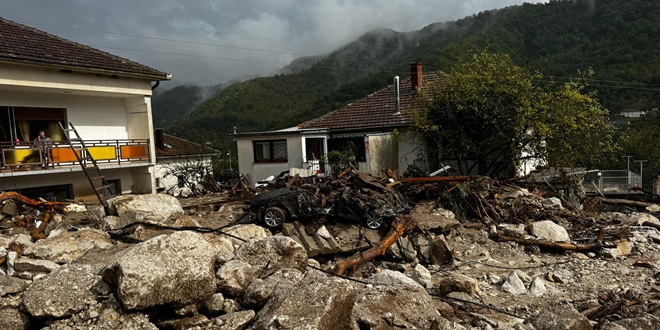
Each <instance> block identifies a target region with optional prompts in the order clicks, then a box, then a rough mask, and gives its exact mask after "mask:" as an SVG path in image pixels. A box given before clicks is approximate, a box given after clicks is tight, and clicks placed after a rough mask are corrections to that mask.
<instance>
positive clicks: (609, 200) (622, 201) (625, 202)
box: [598, 198, 653, 207]
mask: <svg viewBox="0 0 660 330" xmlns="http://www.w3.org/2000/svg"><path fill="white" fill-rule="evenodd" d="M598 200H600V202H601V203H603V204H609V205H623V206H633V207H648V206H651V205H653V203H647V202H640V201H633V200H629V199H621V198H599V199H598Z"/></svg>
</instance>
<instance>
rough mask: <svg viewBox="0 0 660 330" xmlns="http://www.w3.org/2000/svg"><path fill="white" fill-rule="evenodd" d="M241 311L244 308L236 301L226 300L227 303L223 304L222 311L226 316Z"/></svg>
mask: <svg viewBox="0 0 660 330" xmlns="http://www.w3.org/2000/svg"><path fill="white" fill-rule="evenodd" d="M241 309H243V308H242V307H241V305H240V304H239V303H238V302H237V301H236V300H235V299H225V301H223V302H222V311H223V312H225V313H226V314H230V313H234V312H238V311H240V310H241Z"/></svg>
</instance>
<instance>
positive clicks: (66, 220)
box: [0, 172, 660, 330]
mask: <svg viewBox="0 0 660 330" xmlns="http://www.w3.org/2000/svg"><path fill="white" fill-rule="evenodd" d="M345 175H346V177H344V178H343V179H339V180H329V181H325V182H323V181H319V182H307V181H306V182H298V183H296V182H297V181H296V180H297V179H296V177H294V178H292V179H291V180H289V181H286V182H279V184H285V185H287V184H289V187H288V188H286V187H285V189H293V190H300V191H304V192H306V193H308V196H309V197H310V198H309V199H303V200H302V201H298V200H297V199H296V202H300V203H308V202H312V203H319V204H316V205H326V206H328V205H331V204H332V203H336V202H337V200H339V199H338V198H340V196H342V195H343V194H345V193H347V192H346V191H347V190H350V192H349V194H351V196H352V197H353V198H357V199H358V200H360V201H362V202H364V203H366V204H364V205H372V207H373V205H376V206H378V205H383V204H389V205H390V206H391V205H393V204H395V200H393V199H391V198H392V197H393V196H394V197H396V193H391V191H392V190H394V189H397V190H400V191H403V192H406V195H407V196H408V197H409V200H410V202H411V203H410V204H409V208H410V212H409V214H405V215H401V214H399V213H397V214H396V215H397V217H394V218H393V219H392V220H391V221H392V222H391V223H387V224H388V226H386V227H383V228H377V229H372V228H369V227H365V226H363V225H362V224H360V223H359V222H355V221H354V220H352V219H348V220H342V219H343V218H342V217H340V216H336V215H337V214H334V215H335V216H332V217H330V216H327V215H328V214H322V213H319V212H317V211H318V210H319V209H320V208H319V209H315V213H314V214H310V216H309V217H305V218H304V219H303V218H300V219H290V220H291V221H287V222H284V223H283V224H282V226H281V227H277V228H265V227H262V226H259V225H258V224H255V223H250V221H249V220H248V217H247V216H245V215H244V214H243V212H242V209H243V207H244V206H245V205H246V204H245V203H244V201H247V200H248V199H249V198H248V199H246V198H245V197H246V196H243V195H240V194H235V195H231V194H224V195H214V196H213V197H208V196H207V197H206V199H200V200H198V201H193V200H190V199H186V200H182V201H181V202H180V201H179V200H177V199H176V198H174V197H172V196H167V195H139V196H133V195H130V196H121V197H120V198H116V199H114V200H111V201H110V206H111V207H110V210H111V214H109V215H105V214H103V213H101V212H99V207H98V206H95V205H80V204H71V203H55V202H43V201H32V200H29V199H28V198H26V197H24V196H20V195H18V194H15V193H14V194H8V193H2V195H0V196H1V197H2V198H1V199H0V201H2V202H3V204H2V205H1V206H0V212H1V213H2V217H1V219H0V227H1V232H0V270H1V272H4V274H0V328H2V329H32V328H43V329H120V328H121V329H159V328H160V329H268V328H277V329H300V328H309V329H391V328H401V329H457V330H458V329H529V330H533V329H537V330H539V329H654V327H657V325H658V324H660V253H658V250H659V249H660V231H659V229H658V226H659V225H660V220H658V218H657V217H656V215H654V214H655V213H653V212H657V210H658V208H657V207H656V206H654V205H655V204H651V205H648V204H649V203H642V204H639V205H635V204H634V203H632V204H631V203H624V204H626V207H627V208H628V209H624V210H623V212H621V209H619V210H618V212H609V211H608V210H607V206H608V205H612V204H608V203H607V202H605V200H603V199H602V198H600V199H593V200H591V201H590V202H589V203H587V201H585V204H584V209H585V210H582V209H581V208H580V207H576V206H574V205H572V204H570V203H568V202H566V201H565V199H564V198H562V196H561V195H557V194H555V192H553V191H543V190H540V189H539V188H538V187H530V189H529V190H528V189H526V188H525V187H523V186H519V185H516V184H514V183H512V182H498V181H495V180H490V179H488V178H472V179H470V178H464V177H433V178H411V179H410V180H403V179H398V178H396V176H394V175H393V176H394V178H393V181H394V182H393V183H392V184H390V182H389V181H387V180H380V179H376V178H373V177H369V176H364V175H363V174H360V173H355V172H353V173H345ZM412 179H414V180H412ZM356 184H357V185H358V186H356ZM395 186H396V187H397V188H395ZM266 188H267V187H261V188H259V189H262V190H261V191H264V190H266ZM242 189H245V188H242ZM427 193H428V194H427ZM383 196H385V197H383ZM202 198H204V197H202ZM374 199H376V200H379V201H376V202H375V203H376V204H369V203H374ZM324 203H325V204H324ZM618 205H621V202H619V203H618ZM353 207H355V206H353ZM349 209H351V208H349ZM101 210H102V208H101ZM402 213H406V212H402ZM360 214H362V215H364V214H365V213H360ZM36 229H38V232H37V231H35V230H36ZM35 233H36V234H38V235H35ZM338 274H343V275H342V276H339V275H338Z"/></svg>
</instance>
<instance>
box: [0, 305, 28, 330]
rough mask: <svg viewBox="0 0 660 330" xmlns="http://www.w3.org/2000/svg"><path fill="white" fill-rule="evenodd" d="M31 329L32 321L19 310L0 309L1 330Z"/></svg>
mask: <svg viewBox="0 0 660 330" xmlns="http://www.w3.org/2000/svg"><path fill="white" fill-rule="evenodd" d="M29 328H30V320H29V318H28V316H27V315H25V314H23V313H21V312H20V311H19V310H18V309H17V308H2V309H0V329H3V330H24V329H29Z"/></svg>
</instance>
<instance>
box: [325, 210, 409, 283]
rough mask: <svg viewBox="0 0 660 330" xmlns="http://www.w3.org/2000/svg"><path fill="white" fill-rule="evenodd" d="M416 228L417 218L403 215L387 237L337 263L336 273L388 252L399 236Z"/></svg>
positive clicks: (354, 267) (353, 267)
mask: <svg viewBox="0 0 660 330" xmlns="http://www.w3.org/2000/svg"><path fill="white" fill-rule="evenodd" d="M413 229H415V220H413V218H412V217H410V216H401V217H398V218H397V219H396V220H395V221H394V222H393V223H392V228H391V229H390V231H389V232H388V233H387V235H385V237H384V238H383V239H382V240H381V241H380V242H378V244H376V245H374V246H373V247H372V248H370V249H369V250H366V251H364V252H358V253H356V254H355V255H353V256H352V257H350V258H348V259H345V260H342V261H340V262H338V263H337V264H336V265H335V274H337V275H343V274H344V273H345V272H346V270H348V269H349V268H350V269H352V270H355V269H356V268H357V267H358V266H360V265H362V264H363V263H365V262H367V261H369V260H372V259H374V258H376V257H378V256H382V255H384V254H385V252H387V249H389V247H390V246H392V244H394V242H396V241H397V240H398V239H399V237H401V236H403V235H405V234H407V233H409V232H411V231H412V230H413Z"/></svg>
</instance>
